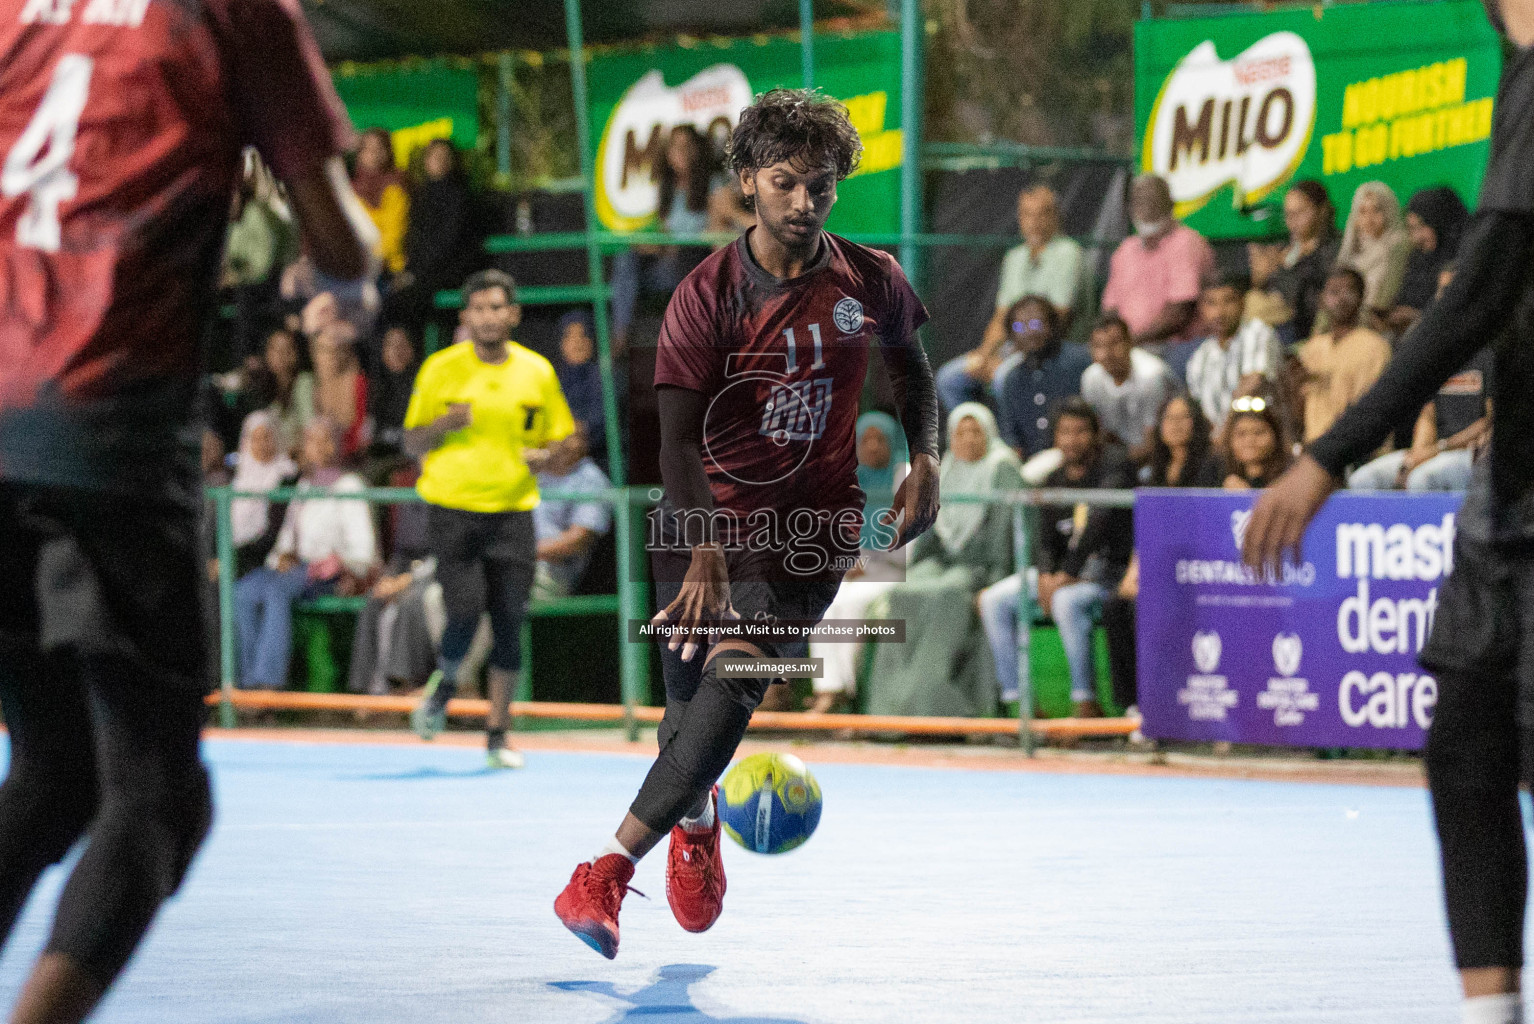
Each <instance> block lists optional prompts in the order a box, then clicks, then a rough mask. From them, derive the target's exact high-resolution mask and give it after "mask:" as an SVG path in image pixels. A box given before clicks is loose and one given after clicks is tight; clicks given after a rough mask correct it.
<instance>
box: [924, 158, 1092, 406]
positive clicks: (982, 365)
mask: <svg viewBox="0 0 1534 1024" xmlns="http://www.w3.org/2000/svg"><path fill="white" fill-rule="evenodd" d="M1017 226H1018V230H1019V232H1020V233H1021V234H1022V236H1023V244H1022V245H1019V246H1015V247H1013V248H1011V249H1008V250H1007V254H1006V256H1005V257H1003V258H1002V261H1001V281H1000V283H999V284H998V285H997V287H996V312H995V315H994V316H992V317H991V322H990V323H989V324H988V325H987V326H986V329H985V334H984V336H983V337H982V338H981V341H980V346H979V347H978V348H976V349H975V350H973V351H971V352H966V353H965V354H964V355H962V356H958V357H957V358H954V359H950V360H949V361H948V362H946V363H944V364H943V365H942V366H941V367H940V368H939V369H938V372H937V381H938V398H939V399H940V400H941V401H942V403H943V408H945V409H952V408H954V407H956V406H957V405H959V403H961V402H966V401H971V400H974V401H984V400H985V398H986V397H987V396H988V394H989V393H990V392H991V388H992V381H993V378H994V377H995V374H996V369H997V367H998V366H999V365H1000V364H1001V361H1002V359H1003V358H1005V356H1006V354H1007V353H1006V351H1005V348H1006V343H1007V341H1008V339H1009V335H1010V333H1011V332H1010V331H1009V330H1008V328H1009V326H1010V320H1011V318H1010V316H1009V311H1010V310H1011V308H1012V306H1013V305H1014V304H1015V303H1016V302H1018V301H1019V300H1020V299H1023V298H1025V297H1029V296H1043V297H1044V298H1046V299H1048V300H1049V302H1050V304H1051V305H1053V306H1054V308H1055V314H1056V317H1057V321H1058V326H1057V330H1058V332H1059V334H1060V336H1061V337H1062V338H1063V337H1065V336H1066V334H1067V333H1068V332H1069V330H1070V325H1071V321H1072V319H1073V318H1074V317H1075V316H1076V314H1077V313H1078V311H1079V310H1080V307H1081V306H1082V304H1083V302H1084V301H1085V299H1086V294H1087V292H1088V290H1089V286H1090V280H1089V274H1088V272H1087V266H1086V259H1085V258H1084V256H1083V254H1082V251H1081V246H1080V244H1079V243H1077V242H1076V240H1075V239H1073V238H1071V237H1069V236H1068V235H1062V234H1061V233H1060V206H1059V200H1058V199H1057V198H1056V197H1055V192H1054V190H1053V189H1051V188H1050V187H1049V186H1048V185H1032V186H1030V187H1028V188H1026V189H1024V190H1023V191H1022V192H1021V193H1020V194H1019V195H1018V197H1017Z"/></svg>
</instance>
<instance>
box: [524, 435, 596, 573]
mask: <svg viewBox="0 0 1534 1024" xmlns="http://www.w3.org/2000/svg"><path fill="white" fill-rule="evenodd" d="M611 486H612V481H611V480H609V479H607V474H606V473H603V472H602V470H601V468H600V467H599V466H598V465H597V464H596V463H595V462H594V461H592V459H591V457H590V456H586V457H585V458H582V459H581V460H580V461H579V462H577V463H576V464H575V465H574V466H573V467H572V468H571V469H570V471H569V472H567V473H563V474H556V473H554V472H553V471H552V470H546V471H544V472H542V473H539V474H538V490H539V492H540V493H541V494H543V496H544V497H543V500H542V501H541V502H540V503H539V504H538V507H537V508H535V509H533V530H534V533H535V535H536V537H537V540H538V567H537V571H536V575H535V577H534V580H533V590H532V596H533V598H534V599H536V600H541V601H547V600H551V599H553V598H558V597H568V596H569V595H570V594H573V593H574V592H575V588H576V587H578V586H580V582H581V577H582V576H583V575H585V573H586V566H587V564H588V563H589V562H590V561H591V549H592V548H594V547H596V544H597V541H599V540H601V539H602V538H603V537H604V536H606V535H607V533H608V532H609V531H610V530H611V529H612V506H610V505H608V504H607V502H605V501H575V500H569V499H565V498H560V497H558V492H560V491H581V492H587V493H590V492H594V491H605V490H607V489H608V488H609V487H611Z"/></svg>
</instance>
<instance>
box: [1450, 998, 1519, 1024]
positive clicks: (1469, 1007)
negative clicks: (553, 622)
mask: <svg viewBox="0 0 1534 1024" xmlns="http://www.w3.org/2000/svg"><path fill="white" fill-rule="evenodd" d="M1462 1019H1463V1020H1464V1024H1523V997H1522V996H1521V995H1519V994H1518V993H1517V992H1504V993H1501V994H1500V995H1494V996H1475V997H1474V998H1471V999H1466V1000H1465V1015H1464V1017H1463V1018H1462Z"/></svg>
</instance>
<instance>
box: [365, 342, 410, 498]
mask: <svg viewBox="0 0 1534 1024" xmlns="http://www.w3.org/2000/svg"><path fill="white" fill-rule="evenodd" d="M420 368H421V360H420V358H419V357H418V356H417V355H416V348H415V343H414V342H413V341H411V340H410V332H409V331H407V330H406V329H405V328H403V327H400V326H398V325H395V326H393V327H389V328H387V329H386V330H385V331H384V333H383V343H382V346H381V351H380V353H379V372H378V375H377V377H376V378H375V379H374V380H373V381H372V382H370V384H369V385H368V416H369V418H370V419H371V420H372V434H373V443H372V447H371V449H370V451H369V454H370V455H371V456H372V457H373V458H374V459H375V460H378V461H379V462H380V464H382V465H383V466H384V468H383V469H382V470H380V471H379V472H378V473H377V474H376V475H375V474H372V473H370V474H369V477H370V479H382V478H383V477H384V476H386V475H387V474H388V471H389V470H390V469H392V468H394V467H395V466H396V465H397V463H398V462H399V460H400V459H401V458H402V457H403V456H404V452H405V412H406V410H407V409H409V408H410V392H411V390H412V389H413V388H414V387H415V375H416V371H417V370H419V369H420Z"/></svg>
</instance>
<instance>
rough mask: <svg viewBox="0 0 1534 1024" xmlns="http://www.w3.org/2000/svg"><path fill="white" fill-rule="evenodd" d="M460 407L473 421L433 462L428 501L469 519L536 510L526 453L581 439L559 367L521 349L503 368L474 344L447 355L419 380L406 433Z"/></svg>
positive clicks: (425, 466)
mask: <svg viewBox="0 0 1534 1024" xmlns="http://www.w3.org/2000/svg"><path fill="white" fill-rule="evenodd" d="M455 402H467V403H468V405H469V409H470V413H471V416H472V419H471V421H470V423H469V425H468V426H467V427H465V428H464V429H462V430H455V431H453V432H452V433H450V434H448V435H447V436H446V437H445V438H443V440H442V443H441V444H440V445H438V446H437V447H436V448H433V449H432V450H431V451H430V452H428V453H427V454H426V458H425V460H424V461H423V462H422V465H421V480H420V482H419V483H418V484H416V490H417V491H418V492H419V493H420V495H421V497H422V498H424V499H426V500H427V501H429V502H431V503H432V504H433V505H441V506H443V507H444V508H456V509H461V510H463V511H465V512H530V511H532V510H533V509H534V508H537V507H538V482H537V480H536V479H534V477H533V474H532V472H531V471H530V470H529V469H528V468H527V463H526V462H525V461H523V458H522V449H524V448H542V447H543V446H544V445H546V444H548V443H550V442H553V441H560V440H563V439H564V438H566V437H569V436H570V434H572V433H573V432H574V431H575V419H574V417H572V416H571V415H570V406H569V405H568V404H566V402H565V395H564V392H563V391H561V390H560V389H559V378H558V377H556V376H555V375H554V367H553V365H552V364H550V363H549V361H548V360H547V359H545V358H543V357H542V356H540V355H539V354H538V353H536V352H534V351H532V350H531V349H526V348H523V347H522V346H521V345H518V344H517V343H516V342H514V341H513V342H509V343H508V344H507V346H506V361H505V362H504V363H499V364H491V363H486V362H482V361H481V360H480V358H479V356H477V355H476V354H475V353H474V343H473V342H469V341H463V342H459V343H458V344H456V345H453V346H450V347H448V348H445V349H443V350H442V351H440V352H438V353H436V354H434V355H432V356H431V357H430V358H428V359H427V360H426V362H425V363H423V364H422V365H421V372H420V373H419V374H417V375H416V379H415V390H414V391H413V392H412V393H411V395H410V408H409V410H408V411H407V412H406V413H405V429H406V430H414V429H416V428H417V427H426V426H430V425H431V424H432V422H433V421H434V420H436V419H437V417H439V416H441V415H442V414H444V413H446V412H447V407H448V405H450V404H452V403H455Z"/></svg>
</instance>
